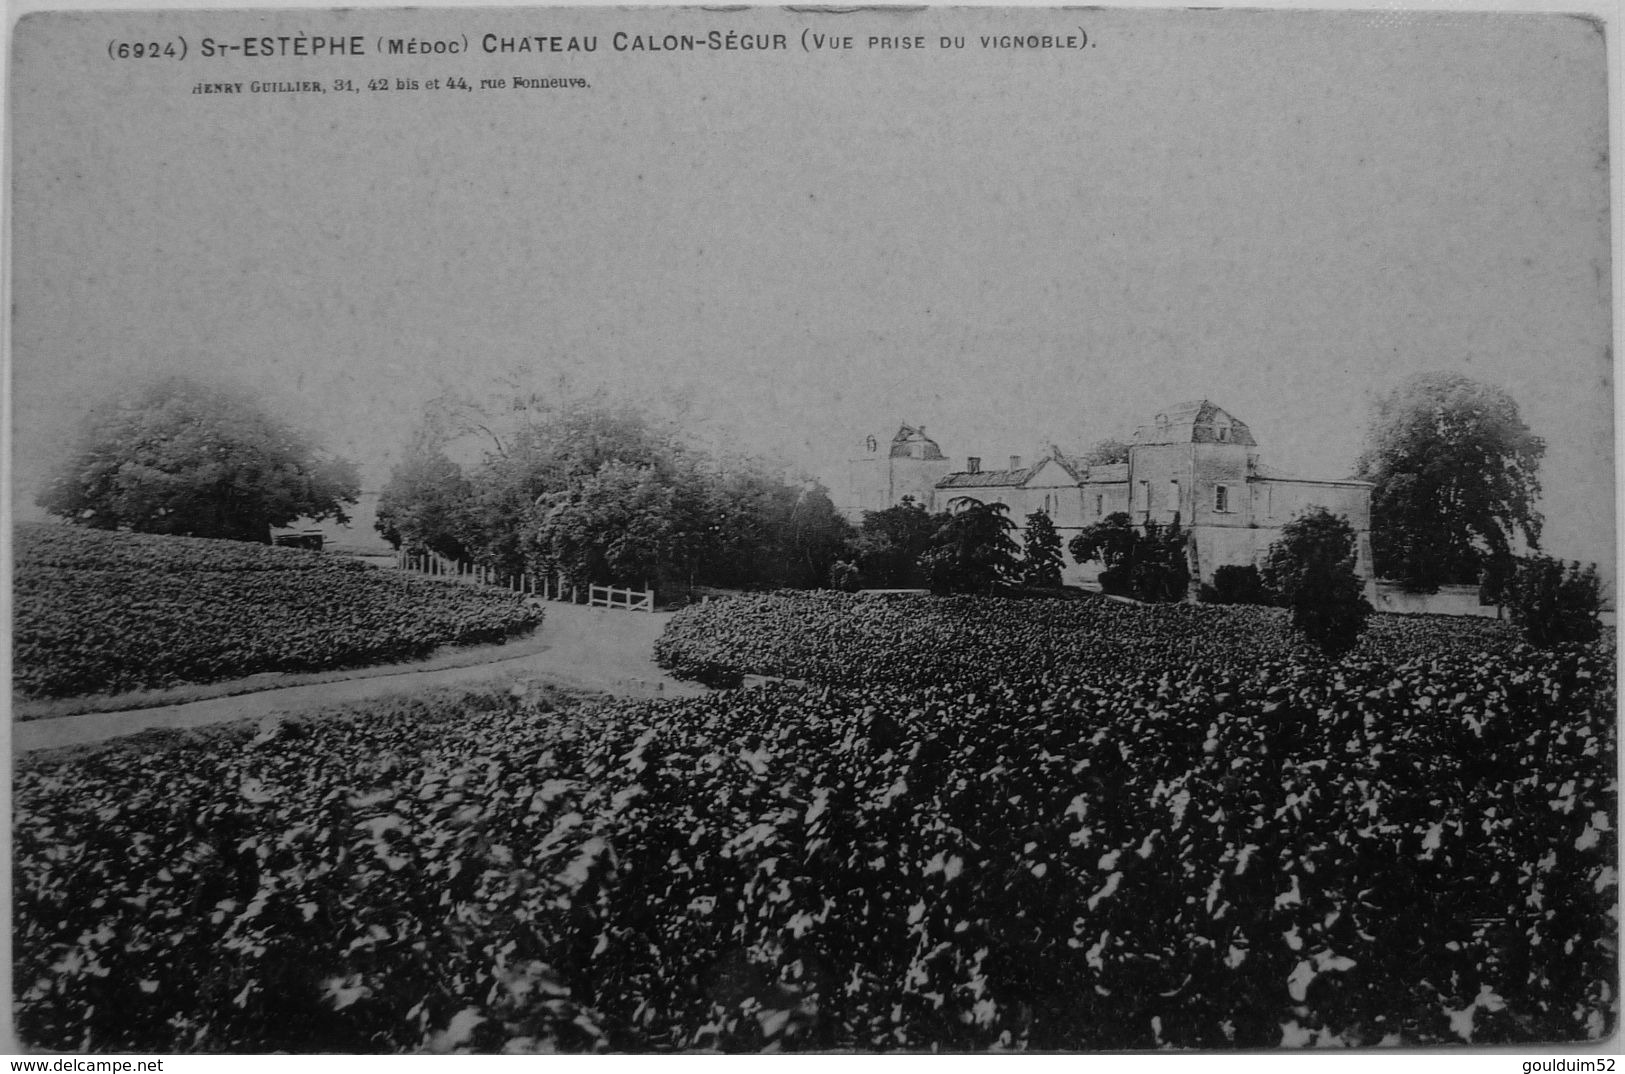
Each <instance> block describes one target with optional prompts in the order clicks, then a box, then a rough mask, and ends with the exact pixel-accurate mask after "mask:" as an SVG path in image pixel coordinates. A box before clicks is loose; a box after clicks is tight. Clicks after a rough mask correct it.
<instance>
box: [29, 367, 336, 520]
mask: <svg viewBox="0 0 1625 1074" xmlns="http://www.w3.org/2000/svg"><path fill="white" fill-rule="evenodd" d="M359 491H360V483H359V481H358V479H357V476H356V471H355V468H354V467H353V466H352V465H350V464H349V463H348V462H344V461H342V460H338V459H332V458H328V457H325V456H323V455H322V454H321V453H320V452H319V451H318V450H317V448H316V445H315V444H314V443H312V442H311V441H310V440H308V439H306V438H305V437H304V436H302V435H301V434H300V433H299V432H297V431H296V430H295V429H293V428H292V427H291V426H290V425H288V424H286V423H284V422H282V421H280V420H278V419H277V418H275V417H273V416H271V415H270V414H269V413H267V412H266V411H265V410H264V409H262V408H261V407H260V406H259V405H258V404H257V403H256V402H255V401H254V400H253V399H252V398H251V397H249V396H247V395H245V394H243V393H240V392H236V391H232V390H230V389H227V388H223V387H219V386H216V385H211V384H207V383H204V382H203V381H200V380H196V379H193V378H191V377H185V376H171V377H165V378H162V379H159V380H156V381H151V382H146V383H143V384H138V385H132V386H130V387H127V388H126V389H124V390H122V391H120V392H118V393H117V394H115V395H114V396H113V397H112V398H110V399H108V400H107V401H106V402H104V403H102V404H101V405H99V406H97V407H96V408H94V409H93V410H92V411H91V412H90V414H89V416H88V418H87V420H86V422H85V425H84V427H83V429H82V431H81V433H80V436H79V440H78V443H77V444H76V445H75V447H74V449H73V451H72V453H71V454H70V455H69V456H68V458H67V459H65V460H64V461H63V463H62V465H61V466H60V467H59V468H58V469H57V471H56V472H55V473H54V474H53V475H52V477H51V479H50V482H49V484H48V485H47V486H46V488H45V489H44V491H43V492H42V493H41V494H40V496H39V498H38V502H39V504H40V506H41V507H44V508H45V509H46V510H48V511H50V512H51V513H53V514H56V515H60V516H62V517H64V518H66V519H68V520H69V521H71V522H74V523H77V524H79V525H83V526H90V527H93V528H96V529H131V530H135V531H137V532H141V533H163V534H173V535H180V536H191V537H221V538H228V539H231V540H238V541H257V542H260V543H269V542H270V540H271V527H273V526H283V525H287V524H288V523H289V522H292V521H293V520H294V519H297V518H314V519H323V518H332V519H336V520H337V521H339V522H341V523H342V522H348V521H349V517H348V515H346V514H345V511H344V506H345V505H346V504H353V503H355V500H356V497H357V495H358V494H359Z"/></svg>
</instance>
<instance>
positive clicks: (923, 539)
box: [856, 496, 948, 589]
mask: <svg viewBox="0 0 1625 1074" xmlns="http://www.w3.org/2000/svg"><path fill="white" fill-rule="evenodd" d="M947 521H948V516H947V515H946V514H937V515H933V514H932V513H931V512H929V511H927V510H926V509H925V507H924V506H922V505H921V504H919V503H916V502H915V500H914V498H913V497H912V496H904V497H903V499H902V502H900V503H899V504H897V505H896V506H895V507H888V508H886V509H885V510H884V511H865V512H864V514H863V524H862V525H861V526H860V527H859V530H858V536H857V544H856V547H857V553H858V567H859V569H860V570H862V572H863V575H864V577H865V578H866V579H868V580H869V582H870V584H872V585H878V586H883V587H889V588H896V589H902V588H908V587H912V586H919V585H924V584H925V582H926V578H925V574H924V571H923V569H922V568H921V566H920V562H921V560H922V559H923V558H924V556H925V555H926V553H927V552H929V551H930V550H931V543H932V539H933V538H934V537H935V536H936V533H937V531H938V530H940V529H941V528H942V527H943V525H944V524H945V523H946V522H947Z"/></svg>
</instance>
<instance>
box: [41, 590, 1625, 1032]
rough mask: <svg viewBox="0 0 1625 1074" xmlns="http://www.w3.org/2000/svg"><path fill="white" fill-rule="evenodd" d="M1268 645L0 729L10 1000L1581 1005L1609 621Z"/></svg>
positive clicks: (417, 1012) (1385, 1025)
mask: <svg viewBox="0 0 1625 1074" xmlns="http://www.w3.org/2000/svg"><path fill="white" fill-rule="evenodd" d="M945 603H960V602H945ZM964 603H970V602H964ZM997 603H999V604H1000V605H1002V606H1004V607H1007V608H1011V609H1016V610H1027V609H1033V608H1036V607H1039V606H1040V605H1041V603H1042V602H1019V603H1018V602H997ZM1057 607H1075V606H1070V605H1059V604H1057ZM1159 610H1161V611H1166V610H1167V609H1159ZM1249 611H1251V610H1249ZM1276 618H1279V617H1278V616H1277V617H1276ZM1011 619H1012V621H1013V620H1014V619H1016V617H1014V616H1012V617H1011ZM1243 621H1245V620H1243ZM983 624H984V626H985V625H986V620H983ZM967 625H969V624H967ZM1420 628H1431V629H1434V630H1438V631H1443V630H1446V629H1448V624H1438V623H1433V624H1428V623H1423V624H1421V625H1420V627H1418V629H1420ZM1253 640H1254V639H1253V638H1251V637H1250V636H1248V634H1247V633H1245V632H1237V633H1235V634H1234V635H1232V642H1231V644H1232V646H1233V647H1234V649H1235V650H1236V651H1235V654H1234V658H1233V659H1230V660H1228V661H1226V660H1223V659H1219V656H1220V654H1219V653H1218V652H1217V651H1213V652H1211V653H1209V654H1204V656H1203V657H1202V658H1200V659H1197V660H1194V661H1193V660H1191V659H1189V657H1188V655H1187V654H1184V653H1180V652H1177V651H1172V652H1165V651H1162V650H1152V651H1150V652H1148V653H1145V654H1142V657H1141V659H1138V660H1136V661H1123V660H1120V659H1116V658H1114V657H1112V656H1110V655H1107V656H1103V657H1102V658H1100V659H1098V660H1093V661H1090V662H1088V663H1086V664H1079V665H1077V666H1075V667H1073V668H1070V669H1066V670H1062V669H1058V668H1056V669H1051V668H1043V667H1034V668H1031V669H1027V670H1022V669H1021V668H1020V666H1019V665H1012V666H1010V667H1007V668H1006V669H1005V674H1004V679H1005V681H1004V682H1001V683H997V684H989V685H982V686H970V685H967V684H964V683H955V682H942V683H939V684H937V685H934V686H926V687H916V688H907V687H895V686H864V687H821V686H802V687H796V686H788V685H781V686H775V687H770V688H764V689H759V690H749V691H735V692H729V693H726V694H718V695H712V696H709V697H705V698H700V699H692V700H688V701H682V702H663V703H647V702H623V703H615V704H606V705H602V706H598V707H585V708H580V709H571V710H565V711H550V710H549V709H548V708H547V706H546V705H544V704H535V703H532V702H529V701H526V700H524V699H523V698H522V697H519V696H515V695H512V694H497V693H494V692H483V693H478V694H474V695H471V696H467V697H462V698H459V697H456V696H451V697H447V698H444V699H441V700H439V701H436V702H433V703H424V702H415V703H411V704H400V703H397V704H395V705H392V706H386V705H376V704H375V705H373V706H371V707H367V708H362V709H359V710H358V711H356V712H355V713H354V714H353V715H351V716H349V717H341V716H336V715H335V716H327V717H322V718H317V719H311V720H308V721H304V722H299V723H292V724H286V725H282V726H265V727H262V728H261V729H259V731H258V733H255V729H253V728H249V729H245V730H227V731H223V732H215V733H213V734H210V735H202V734H191V735H186V736H181V737H179V739H178V740H176V741H173V742H171V743H169V744H165V745H163V746H159V745H157V744H151V743H143V742H131V743H128V744H125V745H118V746H112V747H106V748H102V749H99V750H95V751H92V752H90V753H89V754H87V755H85V756H82V757H79V758H76V759H67V760H51V759H31V760H25V762H24V763H23V764H22V766H21V767H20V770H19V772H18V775H17V780H16V787H17V797H16V809H15V812H14V845H15V854H14V862H13V870H14V873H13V875H14V890H15V892H16V895H15V905H16V919H15V936H16V947H15V950H16V959H17V961H16V966H15V970H16V973H15V981H16V989H17V994H16V997H15V998H16V1002H17V1008H16V1010H17V1019H18V1023H17V1024H18V1027H19V1030H20V1032H21V1034H22V1035H23V1037H24V1039H26V1040H28V1041H29V1042H31V1043H32V1044H35V1045H37V1046H40V1047H48V1048H62V1049H90V1050H125V1051H179V1050H202V1051H211V1050H212V1051H269V1050H277V1049H287V1050H296V1051H303V1050H377V1051H387V1050H397V1049H417V1048H427V1049H440V1050H446V1049H460V1048H468V1049H476V1050H496V1049H507V1050H514V1051H531V1050H546V1049H566V1050H589V1049H604V1048H609V1049H683V1048H705V1047H716V1048H723V1049H728V1050H754V1049H759V1048H763V1047H783V1048H863V1049H924V1048H949V1049H981V1048H992V1047H1005V1048H1044V1049H1116V1048H1151V1047H1156V1046H1159V1045H1167V1046H1183V1047H1205V1048H1227V1047H1273V1046H1277V1045H1288V1046H1302V1045H1309V1044H1318V1045H1344V1044H1377V1043H1384V1042H1386V1043H1407V1044H1425V1043H1434V1042H1459V1041H1464V1040H1470V1041H1472V1042H1474V1043H1480V1044H1484V1043H1496V1042H1507V1041H1520V1042H1534V1041H1556V1040H1575V1039H1585V1038H1588V1037H1590V1038H1595V1037H1597V1036H1600V1035H1602V1034H1605V1033H1606V1032H1608V1031H1609V1030H1610V1028H1611V1026H1612V1024H1613V1021H1614V1018H1615V1011H1616V1000H1615V997H1614V996H1613V995H1612V993H1611V991H1610V985H1611V982H1613V981H1614V980H1615V979H1616V957H1617V954H1616V950H1615V948H1614V945H1613V941H1614V936H1615V933H1616V923H1615V922H1614V920H1613V918H1612V917H1611V916H1610V913H1609V911H1610V910H1611V908H1612V907H1613V905H1614V904H1615V902H1616V892H1617V872H1616V864H1617V863H1616V862H1615V861H1614V858H1613V855H1614V840H1613V838H1612V833H1611V832H1610V831H1609V830H1608V829H1609V818H1610V817H1612V816H1614V815H1615V810H1616V806H1617V803H1616V800H1615V793H1616V791H1615V787H1614V785H1613V782H1612V776H1613V772H1614V764H1615V761H1614V751H1615V740H1614V736H1615V723H1614V702H1615V697H1614V690H1613V682H1614V678H1613V668H1612V663H1611V660H1610V659H1609V658H1608V655H1607V654H1606V653H1605V652H1602V651H1601V650H1583V649H1570V650H1566V651H1564V652H1562V653H1540V652H1536V651H1535V650H1531V649H1528V648H1523V647H1519V648H1515V649H1513V650H1511V651H1510V652H1508V653H1507V654H1505V655H1503V656H1502V657H1501V658H1500V659H1499V660H1497V661H1494V662H1487V661H1486V660H1485V659H1484V658H1483V655H1482V653H1479V654H1476V655H1475V654H1474V653H1472V652H1470V651H1464V652H1453V651H1448V647H1442V646H1441V647H1440V648H1441V649H1444V650H1446V651H1443V652H1442V654H1441V655H1436V656H1432V657H1422V656H1417V657H1414V658H1412V659H1411V660H1409V661H1408V662H1406V663H1403V664H1396V663H1393V662H1390V661H1388V660H1384V659H1380V658H1375V657H1370V658H1363V659H1353V658H1351V659H1349V660H1347V661H1345V662H1344V663H1343V664H1342V665H1340V667H1339V668H1338V669H1337V670H1336V672H1335V673H1334V674H1327V673H1326V672H1325V671H1324V669H1323V668H1321V667H1319V666H1317V667H1315V668H1309V667H1306V666H1305V665H1304V664H1302V663H1300V662H1299V661H1297V660H1295V659H1292V658H1291V657H1290V656H1287V657H1284V658H1283V657H1279V656H1275V655H1267V654H1266V655H1261V654H1260V653H1259V652H1258V649H1257V647H1256V646H1255V645H1253ZM1210 657H1211V658H1210Z"/></svg>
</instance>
